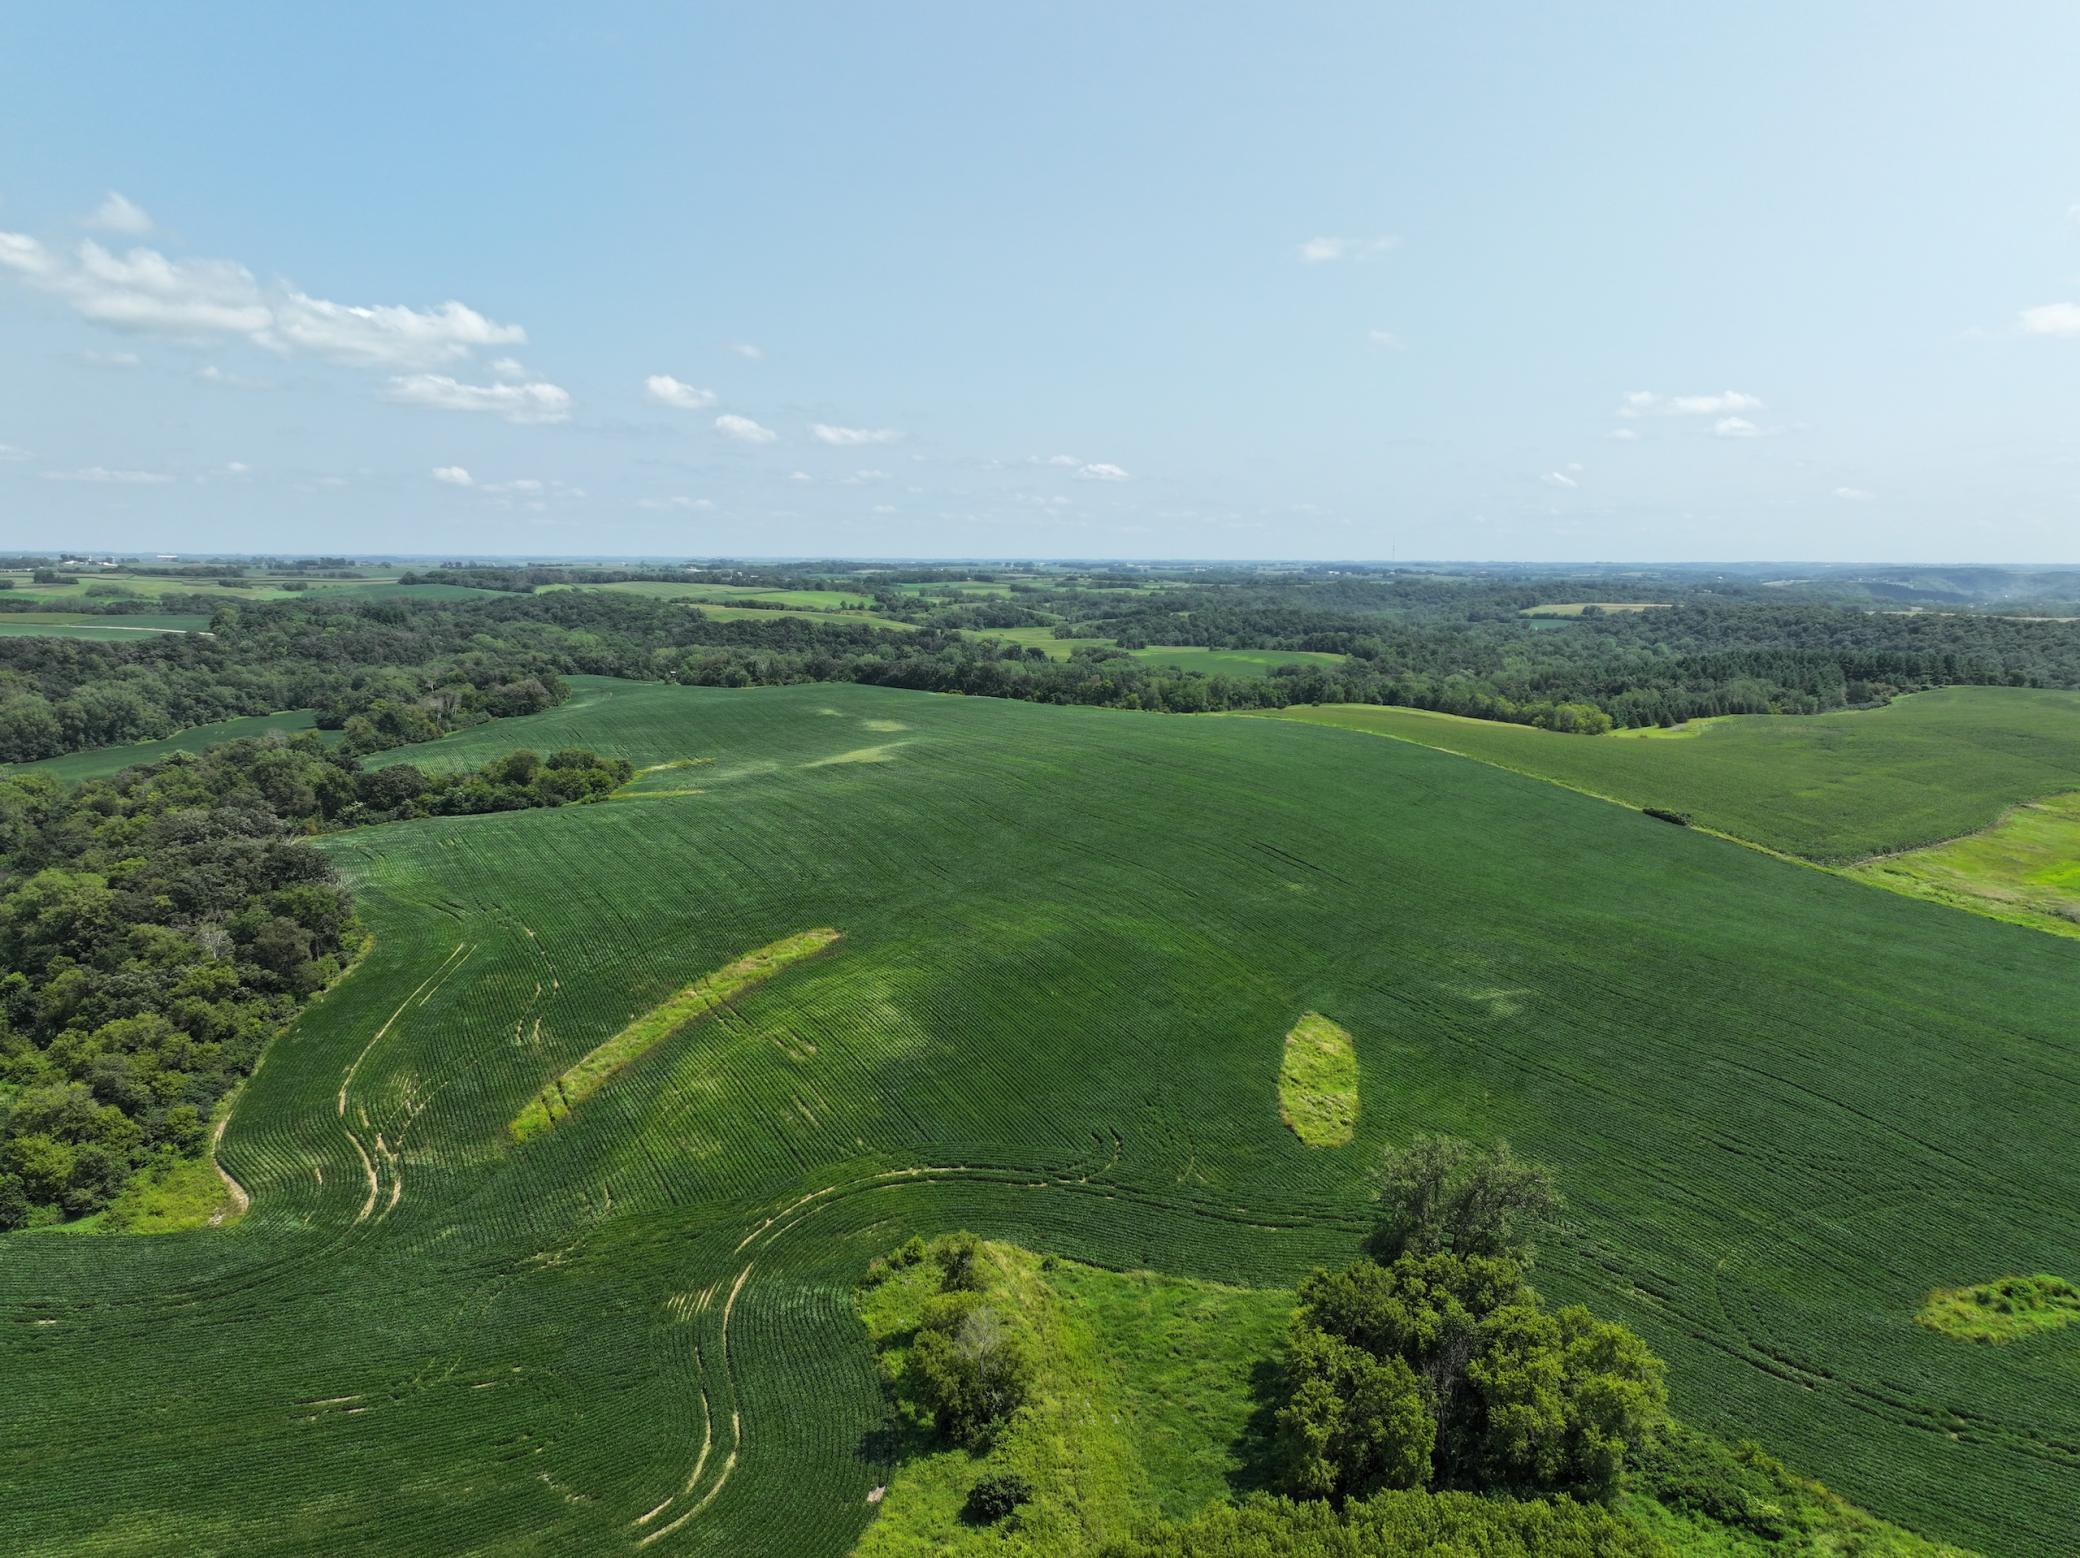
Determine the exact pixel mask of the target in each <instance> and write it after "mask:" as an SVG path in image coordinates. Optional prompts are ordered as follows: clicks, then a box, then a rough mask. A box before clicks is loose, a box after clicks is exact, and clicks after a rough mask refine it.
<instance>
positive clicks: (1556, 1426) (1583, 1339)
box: [1276, 1137, 1667, 1501]
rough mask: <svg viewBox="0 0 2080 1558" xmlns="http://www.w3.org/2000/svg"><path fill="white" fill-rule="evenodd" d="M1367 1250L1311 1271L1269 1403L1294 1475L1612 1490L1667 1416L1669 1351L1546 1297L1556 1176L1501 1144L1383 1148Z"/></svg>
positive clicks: (1329, 1490)
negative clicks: (1540, 1243) (1541, 1266)
mask: <svg viewBox="0 0 2080 1558" xmlns="http://www.w3.org/2000/svg"><path fill="white" fill-rule="evenodd" d="M1382 1200H1383V1201H1384V1202H1385V1204H1386V1208H1387V1214H1388V1217H1387V1223H1386V1225H1385V1226H1384V1227H1383V1228H1382V1229H1381V1231H1380V1234H1379V1235H1378V1236H1377V1238H1376V1239H1375V1240H1374V1251H1375V1254H1376V1255H1377V1256H1378V1258H1377V1259H1373V1260H1361V1261H1358V1262H1356V1263H1354V1264H1353V1265H1350V1266H1348V1267H1346V1268H1344V1269H1343V1270H1342V1271H1338V1272H1326V1271H1318V1272H1316V1273H1315V1274H1314V1275H1313V1276H1311V1277H1309V1278H1308V1279H1307V1280H1306V1281H1305V1282H1303V1283H1302V1284H1301V1286H1300V1309H1299V1311H1298V1312H1297V1313H1296V1314H1295V1315H1294V1317H1293V1326H1292V1331H1291V1333H1290V1335H1289V1337H1288V1339H1287V1343H1286V1357H1285V1369H1284V1374H1285V1404H1284V1405H1283V1406H1282V1407H1281V1408H1280V1409H1279V1411H1278V1412H1277V1415H1276V1428H1277V1440H1278V1446H1279V1456H1280V1462H1281V1470H1282V1472H1283V1476H1284V1481H1285V1484H1286V1488H1287V1490H1288V1491H1289V1492H1291V1493H1293V1494H1295V1495H1296V1496H1299V1497H1303V1498H1329V1499H1335V1500H1338V1501H1341V1500H1345V1499H1351V1498H1362V1497H1364V1496H1366V1495H1368V1494H1371V1493H1375V1492H1378V1491H1380V1490H1381V1489H1385V1488H1450V1489H1461V1490H1466V1491H1471V1492H1483V1491H1504V1490H1507V1491H1512V1492H1520V1493H1549V1492H1570V1493H1574V1494H1577V1495H1580V1496H1583V1497H1587V1498H1607V1497H1609V1496H1610V1495H1611V1494H1613V1493H1614V1492H1615V1491H1616V1490H1617V1487H1618V1481H1619V1477H1620V1475H1621V1473H1622V1472H1623V1470H1624V1465H1625V1458H1626V1455H1627V1454H1628V1452H1629V1451H1631V1450H1632V1449H1633V1448H1635V1447H1636V1446H1638V1445H1639V1444H1640V1443H1641V1442H1642V1441H1644V1440H1645V1439H1646V1438H1647V1437H1648V1436H1649V1435H1651V1434H1652V1433H1654V1432H1655V1431H1656V1430H1657V1429H1658V1428H1659V1426H1660V1425H1661V1423H1662V1422H1663V1421H1664V1420H1665V1418H1666V1416H1667V1392H1666V1390H1665V1389H1664V1387H1663V1385H1662V1364H1661V1360H1660V1359H1658V1358H1656V1357H1655V1356H1654V1355H1653V1353H1651V1352H1650V1351H1648V1350H1647V1345H1646V1343H1645V1342H1643V1341H1642V1340H1640V1338H1639V1337H1638V1336H1636V1335H1634V1334H1633V1333H1632V1332H1631V1331H1628V1330H1627V1329H1626V1328H1625V1327H1623V1326H1621V1325H1616V1324H1612V1323H1610V1322H1608V1321H1601V1320H1598V1319H1597V1318H1596V1317H1595V1316H1594V1315H1592V1314H1590V1313H1589V1311H1588V1310H1586V1309H1584V1308H1582V1307H1581V1306H1579V1305H1572V1306H1570V1307H1568V1308H1566V1309H1562V1310H1560V1311H1558V1312H1557V1313H1552V1312H1548V1311H1547V1310H1546V1309H1545V1307H1544V1306H1543V1305H1542V1304H1541V1302H1540V1300H1539V1297H1538V1294H1537V1293H1535V1292H1534V1291H1532V1289H1531V1288H1530V1287H1529V1286H1528V1285H1527V1284H1526V1283H1525V1281H1524V1276H1523V1260H1524V1258H1525V1256H1526V1255H1527V1254H1528V1251H1529V1247H1530V1236H1531V1234H1532V1232H1533V1231H1535V1230H1536V1229H1537V1228H1538V1227H1539V1226H1540V1225H1541V1224H1543V1223H1545V1222H1548V1221H1550V1220H1551V1218H1552V1216H1553V1214H1554V1213H1555V1212H1556V1211H1557V1209H1558V1207H1559V1197H1558V1195H1557V1194H1555V1192H1554V1190H1553V1185H1552V1179H1551V1176H1550V1175H1549V1174H1547V1172H1546V1171H1545V1170H1544V1169H1543V1168H1541V1167H1539V1166H1538V1165H1536V1164H1527V1163H1520V1162H1518V1161H1516V1160H1515V1159H1514V1158H1512V1157H1511V1156H1510V1155H1509V1150H1508V1149H1507V1148H1506V1147H1502V1146H1499V1145H1498V1146H1497V1147H1495V1148H1492V1149H1477V1148H1474V1147H1471V1146H1469V1145H1467V1144H1466V1143H1463V1142H1453V1141H1448V1140H1446V1139H1444V1138H1441V1137H1423V1138H1419V1139H1418V1140H1417V1141H1416V1142H1415V1143H1414V1144H1413V1145H1412V1146H1411V1147H1409V1148H1408V1149H1407V1150H1406V1151H1403V1152H1396V1153H1391V1154H1389V1157H1388V1164H1387V1175H1386V1188H1385V1191H1384V1192H1383V1195H1382Z"/></svg>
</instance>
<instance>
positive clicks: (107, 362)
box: [79, 352, 144, 368]
mask: <svg viewBox="0 0 2080 1558" xmlns="http://www.w3.org/2000/svg"><path fill="white" fill-rule="evenodd" d="M79 357H80V361H81V362H84V363H88V364H91V365H92V366H93V367H96V368H135V367H138V366H139V365H141V364H142V363H143V362H144V359H143V358H142V357H140V356H138V355H137V353H135V352H81V353H80V354H79Z"/></svg>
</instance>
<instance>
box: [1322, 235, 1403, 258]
mask: <svg viewBox="0 0 2080 1558" xmlns="http://www.w3.org/2000/svg"><path fill="white" fill-rule="evenodd" d="M1400 242H1401V240H1400V239H1399V238H1396V237H1394V236H1393V235H1392V234H1391V233H1380V234H1378V235H1376V236H1374V237H1371V238H1310V239H1308V240H1307V242H1305V243H1303V244H1302V245H1300V259H1301V262H1302V263H1303V264H1307V265H1328V264H1331V263H1333V262H1335V261H1337V260H1373V259H1378V258H1379V256H1381V255H1382V254H1385V253H1386V252H1387V251H1388V250H1389V249H1392V248H1394V247H1396V246H1397V245H1399V244H1400Z"/></svg>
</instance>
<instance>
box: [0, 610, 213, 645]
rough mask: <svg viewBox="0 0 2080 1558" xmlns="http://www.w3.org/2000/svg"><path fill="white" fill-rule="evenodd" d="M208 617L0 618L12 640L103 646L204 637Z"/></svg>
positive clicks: (60, 614) (53, 614)
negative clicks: (83, 642)
mask: <svg viewBox="0 0 2080 1558" xmlns="http://www.w3.org/2000/svg"><path fill="white" fill-rule="evenodd" d="M208 627H209V618H207V617H179V616H175V617H167V616H149V615H145V614H142V613H140V614H138V615H136V616H121V617H109V616H90V615H86V614H84V613H81V612H76V611H74V612H66V611H12V612H6V613H4V614H0V634H6V635H7V636H8V637H10V638H86V639H95V640H98V641H100V642H103V643H122V642H124V641H126V640H130V639H137V638H149V637H152V636H154V635H156V634H162V633H200V632H204V631H206V630H207V629H208Z"/></svg>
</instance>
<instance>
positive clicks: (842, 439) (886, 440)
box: [809, 422, 903, 449]
mask: <svg viewBox="0 0 2080 1558" xmlns="http://www.w3.org/2000/svg"><path fill="white" fill-rule="evenodd" d="M809 432H810V435H811V436H812V437H814V438H815V439H816V441H817V442H818V443H825V444H830V445H833V446H834V447H836V448H839V449H852V448H857V447H858V446H859V445H861V444H892V443H894V442H895V441H896V440H897V439H898V438H901V437H902V436H903V435H902V434H901V433H899V432H897V431H896V430H895V429H894V428H892V427H833V426H831V425H830V423H828V422H812V423H810V424H809Z"/></svg>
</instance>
